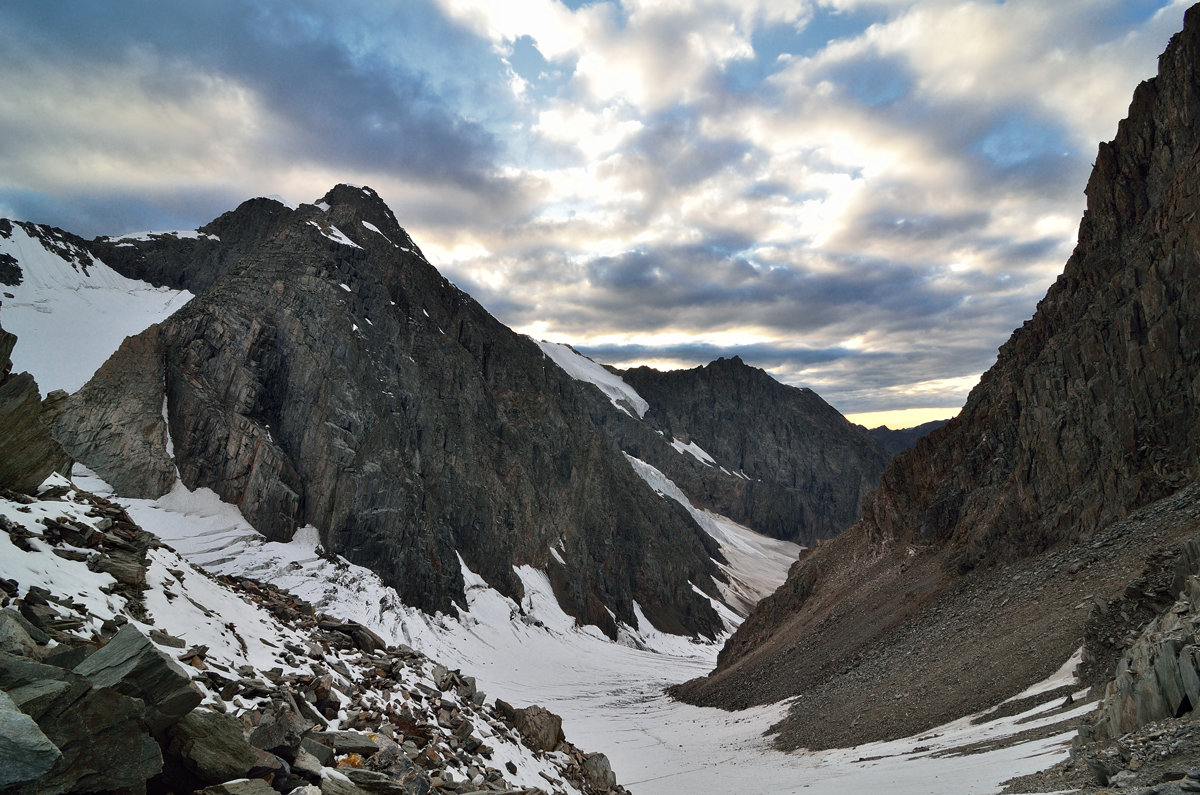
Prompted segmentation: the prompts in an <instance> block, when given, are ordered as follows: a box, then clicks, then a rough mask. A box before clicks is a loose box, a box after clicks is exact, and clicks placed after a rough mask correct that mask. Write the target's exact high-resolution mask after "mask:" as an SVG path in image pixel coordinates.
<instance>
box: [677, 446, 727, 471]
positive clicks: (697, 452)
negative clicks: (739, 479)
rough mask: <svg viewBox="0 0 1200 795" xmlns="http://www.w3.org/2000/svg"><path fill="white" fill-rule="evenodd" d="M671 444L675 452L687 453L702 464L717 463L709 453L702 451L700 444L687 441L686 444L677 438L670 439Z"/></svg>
mask: <svg viewBox="0 0 1200 795" xmlns="http://www.w3.org/2000/svg"><path fill="white" fill-rule="evenodd" d="M671 446H672V447H674V448H675V450H676V451H677V452H680V453H687V454H688V455H690V456H691V457H692V458H694V459H696V460H697V461H699V462H700V463H701V464H704V465H705V466H710V467H711V466H716V464H717V462H716V460H714V459H713V457H712V456H711V455H709V454H708V453H706V452H705V451H704V449H703V448H702V447H700V445H698V444H696V443H695V442H688V443H687V444H684V443H683V442H681V441H679V440H678V439H672V440H671ZM722 468H723V467H722ZM723 469H724V468H723ZM725 471H726V472H728V471H729V470H725Z"/></svg>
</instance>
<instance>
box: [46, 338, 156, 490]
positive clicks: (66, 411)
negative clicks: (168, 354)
mask: <svg viewBox="0 0 1200 795" xmlns="http://www.w3.org/2000/svg"><path fill="white" fill-rule="evenodd" d="M165 377H166V375H165V369H164V367H163V353H162V350H161V346H160V344H159V333H158V326H151V327H150V328H148V329H146V331H144V332H143V333H141V334H138V335H137V336H136V337H127V338H126V339H125V341H124V342H123V343H122V344H121V347H120V348H119V349H118V350H117V352H116V353H114V354H113V355H112V356H111V357H110V358H109V359H108V361H106V362H105V363H104V364H103V365H101V367H100V369H99V371H97V373H96V375H95V376H93V377H92V379H91V380H90V381H88V383H87V384H85V385H84V386H83V387H82V388H81V389H80V390H79V391H77V392H75V393H74V394H73V395H70V396H69V397H66V398H63V399H61V400H59V401H57V403H56V405H55V412H56V414H55V419H54V424H53V433H54V436H55V438H57V439H58V440H59V441H61V442H62V443H63V444H64V445H65V446H66V447H67V448H68V449H70V450H72V451H74V455H75V457H76V458H78V459H79V460H81V461H85V462H87V465H88V466H89V467H90V468H91V469H92V470H93V471H94V472H96V473H97V474H98V475H100V477H102V478H104V479H105V480H106V481H107V482H108V483H110V484H111V485H112V487H113V488H114V489H116V490H117V491H118V492H120V493H121V494H125V495H128V496H130V497H141V498H147V499H153V498H155V497H160V496H162V495H163V494H165V493H167V492H168V491H170V490H171V486H172V485H174V483H175V474H176V473H175V462H174V460H173V459H172V457H171V456H170V455H169V454H168V452H167V433H168V431H167V422H166V418H165V416H164V415H165V412H164V411H163V399H164V396H163V383H164V379H165ZM82 407H86V409H84V408H82ZM130 418H137V419H136V421H131V420H130Z"/></svg>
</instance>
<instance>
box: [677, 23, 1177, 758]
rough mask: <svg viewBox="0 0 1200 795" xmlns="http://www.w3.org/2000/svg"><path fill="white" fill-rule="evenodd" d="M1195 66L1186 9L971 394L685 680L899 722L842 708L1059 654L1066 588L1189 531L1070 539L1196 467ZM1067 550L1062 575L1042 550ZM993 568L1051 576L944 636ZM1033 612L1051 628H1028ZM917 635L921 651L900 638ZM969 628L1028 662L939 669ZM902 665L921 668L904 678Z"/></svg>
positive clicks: (982, 688) (1030, 673)
mask: <svg viewBox="0 0 1200 795" xmlns="http://www.w3.org/2000/svg"><path fill="white" fill-rule="evenodd" d="M1198 69H1200V9H1198V8H1193V9H1191V10H1190V11H1189V12H1188V13H1187V15H1186V20H1185V29H1184V31H1183V32H1182V33H1181V34H1179V35H1177V36H1176V37H1175V38H1174V39H1173V40H1172V42H1171V44H1170V46H1169V48H1168V50H1167V51H1166V53H1165V54H1164V55H1163V56H1162V58H1161V59H1160V74H1159V76H1158V77H1157V78H1155V79H1154V80H1151V81H1149V82H1147V83H1144V84H1142V85H1141V86H1140V87H1139V88H1138V90H1137V92H1136V93H1135V95H1134V99H1133V102H1132V104H1131V106H1130V113H1129V118H1128V119H1126V120H1125V121H1123V122H1122V123H1121V125H1120V127H1119V129H1118V133H1117V137H1116V138H1115V140H1114V141H1112V142H1111V143H1108V144H1103V145H1101V147H1100V151H1099V155H1098V157H1097V160H1096V167H1095V169H1094V171H1093V173H1092V176H1091V179H1090V180H1089V183H1088V186H1087V197H1088V208H1087V212H1086V214H1085V216H1084V218H1083V221H1082V223H1081V225H1080V232H1079V243H1078V246H1077V247H1076V250H1075V252H1074V254H1073V255H1072V257H1071V259H1070V261H1069V262H1068V263H1067V266H1066V269H1065V271H1064V273H1063V274H1062V276H1061V277H1060V278H1059V279H1058V281H1057V282H1056V284H1055V285H1054V286H1053V287H1052V288H1051V289H1050V291H1049V293H1048V294H1047V296H1046V297H1045V299H1044V300H1043V301H1042V302H1041V303H1040V304H1039V306H1038V309H1037V313H1036V314H1035V315H1034V317H1033V319H1031V320H1030V321H1028V322H1027V323H1026V324H1025V325H1024V327H1022V328H1021V329H1019V330H1018V331H1017V332H1015V333H1014V334H1013V336H1012V338H1011V339H1010V340H1009V341H1008V342H1007V343H1006V344H1005V345H1004V346H1003V347H1002V348H1001V350H1000V354H999V357H998V360H997V362H996V364H995V365H994V366H993V367H992V368H991V369H990V370H989V371H988V372H987V373H986V374H985V375H984V376H983V378H982V380H981V381H980V383H979V385H978V386H977V387H976V388H975V389H974V390H973V391H972V393H971V395H970V398H969V399H968V401H967V405H966V406H965V408H964V409H963V411H962V413H961V414H960V415H959V416H958V417H956V418H955V419H954V420H952V421H951V422H950V423H949V424H947V425H946V426H944V427H943V428H940V429H938V430H936V431H934V432H933V433H931V434H930V435H929V436H927V437H925V438H924V439H922V440H920V441H919V442H918V443H917V445H916V446H915V448H914V449H913V450H911V451H909V452H907V453H902V454H900V455H899V456H897V457H896V458H895V459H894V460H893V462H892V463H891V464H890V465H889V466H888V468H887V470H886V471H885V472H884V474H883V477H882V480H881V483H880V486H879V488H878V489H877V490H876V491H875V492H874V493H873V494H872V495H871V496H870V497H868V498H867V500H866V501H865V503H864V507H863V519H862V521H861V522H860V523H859V524H857V525H856V526H855V527H854V528H852V529H851V530H850V531H848V532H847V533H846V534H844V535H843V536H841V537H840V538H838V539H837V540H836V541H834V542H833V543H831V544H829V545H826V546H823V547H822V548H819V549H817V550H816V551H814V552H813V553H812V554H811V555H809V556H808V557H807V558H806V559H804V560H802V561H801V562H800V563H799V564H798V565H797V566H796V567H794V568H793V571H792V572H791V575H790V576H789V579H788V582H787V583H786V584H785V586H784V587H783V588H781V589H780V591H779V592H778V593H777V594H776V595H775V596H773V597H771V598H770V599H767V600H764V601H763V602H762V603H760V605H759V608H758V609H757V610H756V612H755V614H754V615H752V616H751V618H750V619H749V620H748V621H747V622H746V623H745V624H744V625H743V626H742V628H741V629H740V630H739V631H738V633H737V634H736V635H735V636H734V637H733V638H732V639H731V640H730V642H729V644H727V646H726V649H725V650H724V652H723V653H722V656H721V660H720V664H719V667H718V671H717V672H716V673H715V674H714V675H712V676H711V677H709V678H708V679H707V680H703V681H697V682H695V683H692V684H691V685H689V686H688V687H685V688H683V689H682V691H681V692H682V693H683V694H684V695H686V696H688V697H691V698H694V699H697V700H700V701H704V702H711V703H725V704H733V703H735V702H738V701H739V700H740V701H741V702H742V703H746V702H749V701H754V700H770V699H772V698H781V697H785V696H787V695H795V694H797V693H800V694H807V695H809V696H811V697H812V699H813V700H811V701H808V702H807V703H806V707H807V708H808V709H816V710H818V711H820V710H822V709H823V708H824V709H826V710H827V711H826V712H822V713H821V714H822V717H823V718H824V719H825V720H826V724H825V728H826V729H827V731H826V732H825V736H826V737H833V736H834V735H839V739H840V740H842V741H847V740H848V741H854V742H857V741H861V740H862V739H871V738H874V737H879V736H889V734H891V733H892V731H894V730H898V729H889V728H888V721H887V720H886V718H887V716H888V715H890V714H892V712H894V707H893V708H892V712H889V710H888V709H887V708H886V707H881V706H880V705H873V706H869V707H868V712H869V713H870V715H873V716H878V720H876V721H871V720H864V721H863V724H864V728H859V729H851V728H850V725H849V724H850V720H851V717H850V713H849V712H848V710H846V709H845V706H846V705H847V704H848V703H849V700H850V698H851V694H852V693H853V692H854V687H853V684H852V680H853V679H854V677H855V676H858V677H860V678H864V679H865V680H867V681H875V682H881V683H892V684H891V685H889V686H895V687H898V688H902V690H901V691H900V692H904V690H908V689H911V690H913V691H916V692H918V693H919V697H917V698H916V699H915V700H913V701H905V703H904V704H903V708H904V709H905V710H910V709H911V710H913V711H914V712H919V713H921V717H920V719H913V720H911V721H908V722H906V723H904V726H903V728H904V729H910V728H915V729H916V730H920V729H921V728H924V727H927V726H929V725H934V722H935V721H937V720H941V719H945V718H946V717H951V716H952V714H951V713H952V711H953V710H956V709H958V708H967V707H970V706H971V704H972V703H974V701H975V700H978V698H979V697H980V695H981V694H986V695H987V696H989V697H1003V696H1004V695H1005V694H1011V693H1012V692H1015V691H1016V690H1019V689H1020V688H1021V686H1023V684H1028V681H1029V680H1031V678H1036V677H1037V676H1039V675H1042V674H1045V673H1049V672H1050V671H1052V670H1053V669H1054V667H1056V665H1057V663H1061V662H1062V660H1063V659H1065V656H1066V654H1065V653H1064V652H1066V653H1069V651H1068V650H1069V649H1072V648H1075V647H1076V646H1078V645H1079V639H1080V638H1081V637H1082V624H1083V621H1084V619H1085V618H1086V615H1085V611H1083V610H1078V609H1075V608H1074V607H1073V606H1072V605H1071V599H1072V598H1074V595H1079V596H1083V595H1086V594H1088V593H1091V594H1094V595H1105V596H1111V595H1113V594H1114V593H1116V592H1119V591H1120V590H1121V589H1122V588H1123V587H1124V583H1125V582H1127V581H1128V579H1130V578H1131V576H1132V575H1131V571H1133V570H1134V569H1133V568H1131V567H1134V568H1136V566H1135V563H1134V562H1135V561H1140V558H1138V557H1137V556H1138V555H1144V554H1146V552H1147V551H1148V549H1149V548H1152V547H1153V545H1154V544H1156V543H1162V542H1163V541H1164V538H1165V537H1166V536H1167V535H1169V534H1171V533H1174V532H1176V530H1175V529H1170V530H1167V529H1164V530H1163V531H1162V532H1161V533H1151V534H1146V535H1144V536H1139V537H1138V538H1136V539H1132V538H1124V539H1120V550H1119V551H1114V552H1113V555H1112V556H1110V558H1108V559H1106V560H1107V562H1106V567H1107V570H1106V571H1104V572H1090V571H1084V567H1086V565H1087V562H1086V561H1087V560H1088V559H1089V558H1088V555H1087V554H1085V553H1083V552H1077V551H1078V550H1087V549H1091V548H1092V546H1093V545H1095V544H1097V543H1100V542H1097V541H1092V539H1094V538H1095V537H1096V534H1097V533H1098V532H1100V531H1102V530H1103V529H1104V528H1106V527H1109V526H1110V525H1112V523H1113V522H1114V521H1116V520H1118V519H1121V518H1122V517H1124V516H1126V515H1127V514H1129V513H1130V512H1132V511H1134V510H1136V509H1138V508H1141V507H1142V506H1146V505H1148V504H1150V503H1152V502H1154V501H1156V500H1159V499H1160V498H1163V497H1164V496H1167V495H1170V494H1172V493H1174V492H1175V491H1177V490H1178V489H1180V488H1181V487H1183V486H1185V485H1187V484H1188V483H1191V482H1192V481H1194V480H1195V479H1196V478H1197V475H1198V474H1200V378H1198V376H1197V373H1200V366H1198V365H1200V362H1198V361H1197V359H1198V357H1200V261H1198V257H1200V220H1198V219H1200V216H1198V215H1197V213H1198V212H1200V191H1197V189H1196V186H1197V185H1198V184H1200V74H1198V73H1197V70H1198ZM1180 532H1182V531H1180ZM1085 541H1091V542H1092V543H1089V544H1083V543H1079V542H1085ZM1105 543H1107V542H1105ZM1135 548H1136V549H1135ZM1064 556H1065V557H1064ZM1130 556H1132V557H1130ZM1059 558H1061V561H1060V562H1062V563H1063V564H1064V565H1067V566H1068V567H1069V569H1070V571H1069V572H1068V573H1069V575H1070V576H1067V575H1065V574H1064V573H1063V572H1062V571H1061V570H1059V568H1058V567H1057V566H1055V567H1052V568H1051V567H1048V566H1043V565H1042V562H1044V561H1048V560H1055V561H1058V560H1059ZM1000 573H1009V574H1010V575H1011V576H1015V577H1021V576H1031V575H1035V574H1036V576H1037V577H1038V578H1040V581H1039V582H1037V583H1036V586H1035V585H1033V584H1031V586H1030V587H1029V588H1027V589H1024V590H1022V591H1019V592H1017V593H1014V594H1010V595H1009V596H1008V598H1007V600H1006V601H1005V602H1004V605H1005V610H1004V613H1005V616H1004V620H1003V621H1001V620H998V619H993V620H990V623H988V624H986V625H984V626H970V625H965V626H964V627H963V628H962V632H963V633H964V634H962V635H957V636H956V635H950V636H945V635H942V636H938V635H937V634H936V632H935V630H937V629H938V628H939V627H941V628H944V626H943V624H939V623H938V621H940V620H942V619H945V618H946V616H947V615H948V614H949V615H954V616H961V615H966V614H968V613H971V612H972V611H973V610H975V608H973V607H972V605H973V604H974V603H972V602H970V601H964V600H966V599H968V596H970V595H971V594H973V595H974V596H973V597H971V598H975V599H979V598H983V597H982V596H981V595H983V594H987V593H992V594H993V596H995V594H996V593H999V591H997V590H995V589H997V588H999V587H1000V585H1001V584H1003V582H1005V581H1006V579H1007V578H1006V577H1004V576H1001V574H1000ZM1085 580H1086V581H1087V582H1088V585H1087V588H1088V589H1089V590H1087V591H1082V592H1081V591H1080V589H1079V587H1078V586H1079V583H1080V582H1083V581H1085ZM989 588H991V589H993V590H991V591H989V590H988V589H989ZM995 598H997V599H998V598H999V597H998V596H997V597H995ZM975 612H976V613H978V611H977V610H975ZM939 614H940V615H939ZM1011 616H1018V617H1020V621H1019V622H1018V624H1017V625H1012V622H1011V621H1009V620H1008V619H1009V618H1010V617H1011ZM979 617H980V619H981V620H983V618H984V617H983V615H980V616H979ZM1047 619H1050V621H1049V623H1047ZM1006 624H1007V625H1012V626H1011V630H1010V631H1008V633H1007V634H1006V633H1005V631H1004V630H1003V629H1002V626H1003V625H1006ZM1034 626H1040V627H1042V629H1043V630H1044V632H1040V633H1032V634H1031V633H1028V632H1027V631H1026V630H1028V629H1029V628H1030V627H1034ZM922 633H925V634H926V635H928V638H929V640H927V642H926V648H924V649H919V648H916V649H914V650H913V651H912V653H911V654H910V656H909V657H905V658H900V659H898V658H897V657H896V656H895V655H894V654H890V653H889V649H890V648H892V647H893V646H895V645H897V644H902V643H903V641H904V638H906V637H910V636H911V637H916V636H920V635H921V634H922ZM1018 636H1019V637H1018ZM964 639H966V640H969V641H970V642H971V643H985V644H988V648H989V653H990V654H993V655H995V656H996V657H998V658H1000V659H1013V660H1016V661H1019V662H1018V663H1014V664H1013V665H1010V666H1008V667H1007V669H1001V670H995V668H994V666H979V667H972V666H970V665H967V666H964V665H962V664H961V661H960V664H959V667H960V670H961V673H959V674H956V675H953V676H951V675H950V674H949V673H947V676H946V678H945V679H944V680H939V679H938V678H937V677H934V676H931V675H930V673H929V672H930V671H933V670H935V669H939V670H940V668H941V667H944V665H943V663H945V662H946V660H947V659H950V655H953V654H959V655H962V658H963V659H967V660H970V659H973V658H972V657H971V644H970V643H967V644H964V643H963V640H964ZM935 641H936V642H935ZM798 653H803V654H805V655H807V656H808V659H806V660H799V659H797V654H798ZM876 655H878V656H879V657H880V658H885V659H887V660H888V661H889V664H890V665H891V668H890V669H889V670H887V671H885V670H884V668H883V667H882V663H881V661H880V659H877V658H876ZM1009 655H1011V657H1010V656H1009ZM1055 658H1057V663H1056V662H1055V661H1054V660H1055ZM1033 661H1036V664H1035V663H1034V662H1033ZM772 672H774V673H772ZM871 677H875V678H874V679H872V678H871ZM905 677H908V678H910V679H912V680H914V681H915V682H918V683H919V687H914V688H905V687H904V685H903V682H904V681H905ZM739 684H741V685H744V688H743V689H742V692H741V694H740V695H738V693H739V689H738V686H739ZM748 693H750V695H747V694H748ZM964 694H969V695H964ZM858 695H859V698H860V699H861V697H862V689H861V688H859V693H858ZM836 704H841V705H843V706H842V707H841V708H840V709H842V711H841V712H839V711H838V709H839V708H835V705H836ZM948 705H949V706H948ZM872 710H873V712H872ZM858 717H862V715H856V716H854V718H855V719H856V720H857V718H858ZM868 717H869V716H868ZM843 721H844V722H843ZM809 723H810V724H811V721H810V722H809ZM891 726H893V727H895V726H897V724H896V722H895V721H892V722H891ZM809 728H811V727H808V728H806V724H805V718H804V716H803V715H802V714H800V713H799V712H797V713H795V714H793V716H792V718H791V719H790V720H789V722H787V724H786V725H784V726H782V727H781V729H782V731H783V734H784V737H785V740H784V741H785V744H787V743H791V744H812V743H816V744H819V743H820V742H821V740H820V739H814V738H815V736H816V735H815V732H814V731H810V730H809Z"/></svg>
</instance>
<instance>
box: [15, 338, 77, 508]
mask: <svg viewBox="0 0 1200 795" xmlns="http://www.w3.org/2000/svg"><path fill="white" fill-rule="evenodd" d="M16 342H17V337H16V335H15V334H10V333H9V332H7V331H5V330H4V329H2V328H0V368H2V369H0V488H8V489H13V490H15V491H21V492H25V493H32V492H33V490H34V489H36V488H37V487H38V486H40V485H41V483H42V481H44V480H45V479H46V478H47V477H49V476H50V474H51V473H53V472H62V473H69V472H70V471H71V456H70V455H68V454H67V452H66V450H64V449H63V447H62V445H60V444H59V443H58V442H57V441H55V440H54V437H52V436H51V435H50V428H49V426H48V425H47V424H46V422H45V418H44V417H43V413H42V398H41V395H40V393H39V392H38V388H37V383H36V382H35V381H34V380H33V376H31V375H30V374H29V373H18V374H16V375H14V374H13V373H12V372H11V371H12V350H13V346H14V345H16Z"/></svg>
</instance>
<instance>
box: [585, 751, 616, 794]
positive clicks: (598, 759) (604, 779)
mask: <svg viewBox="0 0 1200 795" xmlns="http://www.w3.org/2000/svg"><path fill="white" fill-rule="evenodd" d="M583 776H584V779H585V780H586V781H587V783H588V785H589V786H591V788H592V789H594V790H600V791H601V792H606V791H608V790H610V789H612V788H613V787H615V786H617V774H616V773H614V772H613V769H612V765H610V764H609V763H608V757H607V756H605V755H604V754H588V755H587V756H585V757H584V758H583Z"/></svg>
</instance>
